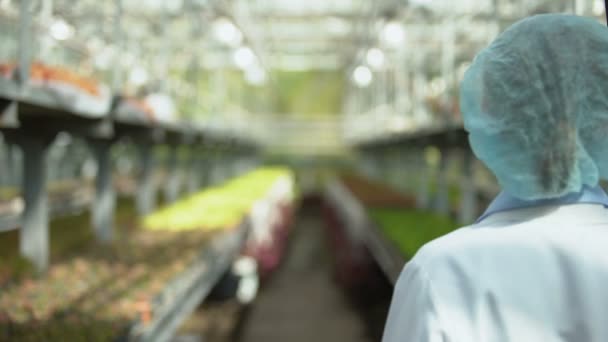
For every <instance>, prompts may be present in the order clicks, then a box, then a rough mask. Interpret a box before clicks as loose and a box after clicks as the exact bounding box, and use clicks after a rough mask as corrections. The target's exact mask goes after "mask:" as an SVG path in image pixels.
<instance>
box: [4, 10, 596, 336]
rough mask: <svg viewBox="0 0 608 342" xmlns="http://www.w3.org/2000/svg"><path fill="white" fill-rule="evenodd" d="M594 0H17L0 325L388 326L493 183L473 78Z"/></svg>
mask: <svg viewBox="0 0 608 342" xmlns="http://www.w3.org/2000/svg"><path fill="white" fill-rule="evenodd" d="M540 13H571V14H577V15H582V16H587V17H591V18H595V19H596V20H598V21H604V16H605V7H604V2H603V1H598V0H517V1H506V0H476V1H473V0H454V1H444V0H400V1H393V0H378V1H364V0H335V1H323V0H308V1H294V0H173V1H162V0H138V1H135V0H108V1H95V0H78V1H73V0H0V44H2V48H1V49H0V341H21V340H24V341H25V340H27V341H114V340H138V341H139V340H141V341H265V342H270V341H313V340H314V341H379V340H380V339H381V334H382V329H383V326H384V321H385V319H386V314H387V310H388V306H389V303H390V298H391V294H392V288H393V285H394V283H395V281H396V278H397V276H398V274H399V272H400V270H401V269H402V267H403V265H404V264H405V263H406V262H407V260H408V259H409V258H411V257H412V256H413V255H414V254H415V252H416V251H417V250H418V248H420V246H422V245H423V244H424V243H426V242H428V241H430V240H431V239H434V238H436V237H438V236H441V235H443V234H445V233H447V232H449V231H451V230H453V229H455V228H457V227H459V226H462V225H465V224H468V223H471V222H473V221H474V220H475V219H476V217H477V216H478V215H480V213H481V212H483V210H484V208H485V207H486V206H487V204H488V203H489V201H490V200H491V199H492V198H493V197H494V196H495V195H496V194H497V193H498V191H499V187H498V185H497V183H496V180H495V179H494V177H493V176H492V174H491V173H490V172H489V171H488V170H487V169H486V168H485V167H484V166H483V165H482V164H481V163H480V162H479V161H478V160H476V159H475V157H474V156H473V155H472V153H471V151H470V148H469V146H468V141H467V135H466V132H465V131H464V129H463V126H462V119H461V116H460V110H459V101H458V98H459V83H460V81H461V79H462V77H463V75H464V72H465V70H466V69H467V67H468V66H469V64H470V63H471V61H472V60H473V58H474V56H475V54H476V53H477V52H479V51H480V50H481V49H483V48H484V47H485V46H487V45H488V44H489V43H490V42H491V41H492V40H493V39H494V38H495V37H496V36H497V35H498V34H499V33H500V32H501V31H503V30H504V29H505V28H507V27H508V26H510V25H511V24H512V23H514V22H516V21H518V20H520V19H522V18H525V17H527V16H531V15H534V14H540Z"/></svg>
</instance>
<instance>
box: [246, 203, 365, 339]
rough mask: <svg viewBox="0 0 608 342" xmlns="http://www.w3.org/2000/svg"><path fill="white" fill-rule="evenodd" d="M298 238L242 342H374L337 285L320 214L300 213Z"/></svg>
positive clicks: (295, 235) (257, 306)
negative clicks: (332, 272) (333, 279)
mask: <svg viewBox="0 0 608 342" xmlns="http://www.w3.org/2000/svg"><path fill="white" fill-rule="evenodd" d="M292 234H293V235H292V236H291V245H290V247H289V249H288V254H287V255H286V259H285V260H284V262H283V265H282V266H281V268H280V269H279V270H278V272H277V273H276V274H275V275H274V276H273V278H272V279H271V280H270V282H269V283H268V284H267V286H266V287H265V288H264V289H263V291H261V293H260V294H259V296H258V298H257V299H256V301H255V302H254V304H253V307H252V308H251V311H250V312H249V315H248V317H247V319H246V321H245V322H244V326H243V328H242V331H241V334H240V336H241V338H240V341H241V342H275V341H276V342H287V341H289V342H300V341H302V342H304V341H306V342H310V341H315V342H324V341H328V342H329V341H331V342H340V341H349V342H359V341H361V342H363V341H371V338H370V337H368V336H367V331H366V325H365V323H364V322H363V320H362V317H361V316H360V315H359V314H358V313H357V311H355V310H354V308H353V307H352V306H351V303H350V302H349V301H348V300H347V298H346V297H345V295H344V294H343V293H342V291H341V289H340V288H338V286H337V285H336V284H334V282H333V281H332V275H331V262H330V255H329V251H328V247H327V245H326V240H325V231H324V227H323V222H322V221H321V213H320V210H319V209H318V208H316V207H308V206H307V207H304V208H303V209H302V210H300V213H299V215H298V218H297V221H296V226H295V230H294V231H293V233H292Z"/></svg>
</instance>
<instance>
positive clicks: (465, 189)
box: [458, 150, 477, 224]
mask: <svg viewBox="0 0 608 342" xmlns="http://www.w3.org/2000/svg"><path fill="white" fill-rule="evenodd" d="M462 166H463V167H462V169H463V170H462V171H463V178H462V180H461V193H462V200H461V204H460V213H459V217H458V220H459V222H460V223H461V224H471V223H473V221H475V216H476V215H477V189H476V188H475V156H473V153H472V152H471V151H469V150H467V151H465V152H464V160H463V165H462Z"/></svg>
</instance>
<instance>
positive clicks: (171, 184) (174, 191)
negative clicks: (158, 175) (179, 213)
mask: <svg viewBox="0 0 608 342" xmlns="http://www.w3.org/2000/svg"><path fill="white" fill-rule="evenodd" d="M178 154H179V150H178V148H177V146H176V145H170V146H169V155H168V156H167V177H168V179H167V182H165V188H164V190H165V202H167V203H173V202H175V201H177V199H178V198H179V193H180V170H179V155H178Z"/></svg>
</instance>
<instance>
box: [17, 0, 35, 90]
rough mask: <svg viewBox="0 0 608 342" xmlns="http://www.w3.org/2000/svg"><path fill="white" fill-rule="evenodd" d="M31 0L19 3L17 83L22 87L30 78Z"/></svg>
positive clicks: (22, 0)
mask: <svg viewBox="0 0 608 342" xmlns="http://www.w3.org/2000/svg"><path fill="white" fill-rule="evenodd" d="M31 5H32V2H31V0H20V1H19V70H18V71H19V83H20V84H21V85H24V84H26V83H27V80H28V79H29V77H30V61H31V58H32V56H31V53H32V39H31V36H32V11H31V10H32V9H31V7H32V6H31Z"/></svg>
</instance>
